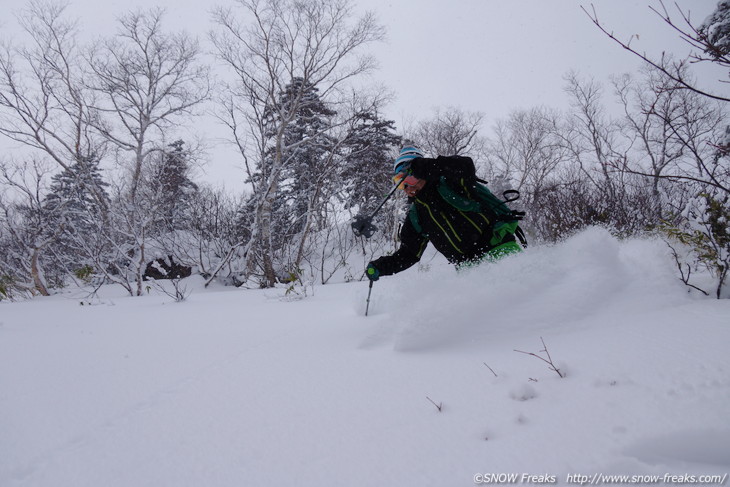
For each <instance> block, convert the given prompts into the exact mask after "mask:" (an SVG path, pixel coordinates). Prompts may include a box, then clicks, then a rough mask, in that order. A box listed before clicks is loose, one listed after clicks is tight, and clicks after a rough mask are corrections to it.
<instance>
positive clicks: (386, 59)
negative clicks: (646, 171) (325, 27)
mask: <svg viewBox="0 0 730 487" xmlns="http://www.w3.org/2000/svg"><path fill="white" fill-rule="evenodd" d="M676 3H677V4H678V5H679V6H680V7H681V8H682V9H683V10H684V11H690V12H691V18H692V19H693V20H694V21H695V23H697V22H701V21H702V20H704V19H705V18H706V17H707V16H708V15H709V14H710V13H711V12H712V11H713V10H714V9H715V7H716V5H717V0H678V1H677V2H676ZM155 4H156V5H161V6H163V7H166V8H167V12H168V14H167V17H166V20H167V25H168V27H170V28H178V27H184V28H185V29H187V30H188V31H189V32H191V33H192V34H195V35H198V36H200V38H201V41H202V42H204V43H207V39H206V37H205V35H206V33H207V31H208V30H209V29H210V28H212V23H211V22H210V20H209V19H210V16H209V14H208V11H209V9H210V7H211V6H212V5H215V4H221V5H230V4H232V2H230V1H229V2H226V1H221V2H201V1H199V0H197V1H196V0H159V1H157V2H154V0H152V1H141V0H128V1H119V0H114V1H106V2H100V1H98V0H71V7H70V13H71V14H72V15H75V16H78V17H80V18H81V22H82V25H83V26H84V27H85V28H86V30H87V32H89V33H90V34H92V35H93V34H103V33H108V32H109V31H110V30H112V29H115V28H116V26H115V25H114V16H115V15H117V14H119V13H121V12H124V11H126V10H128V9H131V8H135V7H138V6H139V7H146V6H151V5H155ZM356 4H357V5H358V9H361V10H373V11H375V12H376V14H377V15H378V18H379V20H380V22H381V23H382V24H383V25H385V27H386V28H387V31H388V40H387V41H386V42H385V43H383V44H381V45H376V46H373V47H372V52H373V53H374V54H375V55H376V57H377V58H378V60H379V62H380V69H379V71H378V72H376V73H375V74H374V75H373V81H375V82H379V83H382V84H384V85H385V86H387V87H388V88H390V89H391V90H392V91H393V92H394V94H395V96H396V99H395V101H394V102H393V103H392V104H391V105H390V106H389V107H387V109H386V110H385V115H386V116H387V117H388V118H390V119H393V120H395V121H396V126H397V128H398V129H399V130H402V129H403V128H404V127H405V125H406V124H407V123H412V122H413V121H416V120H420V119H423V118H427V117H429V116H430V115H431V114H432V113H433V109H435V108H436V107H447V106H455V107H459V108H461V109H464V110H467V111H479V112H482V113H484V114H485V115H486V117H485V120H486V126H485V127H484V134H485V135H488V134H489V132H490V130H489V129H490V127H491V125H492V124H493V123H494V122H495V121H496V120H497V119H500V118H504V117H506V116H507V115H508V114H509V113H510V112H511V111H513V110H516V109H519V108H530V107H533V106H537V105H547V106H551V107H555V108H565V107H567V98H566V96H565V94H564V93H563V91H562V90H563V86H564V81H563V79H562V77H563V75H564V74H565V73H567V72H568V71H570V70H571V69H572V70H576V71H578V72H580V73H581V74H582V75H585V76H592V77H594V78H596V79H597V80H599V81H608V78H609V76H610V75H611V74H619V73H624V72H631V71H635V70H636V69H637V68H638V67H639V66H640V61H639V60H638V58H636V57H635V56H633V55H632V54H630V53H628V52H627V51H624V50H623V49H621V48H620V47H619V46H618V45H617V44H615V43H614V42H613V41H611V40H610V39H608V38H607V37H606V36H605V35H604V34H603V33H602V32H600V31H599V30H598V29H597V28H596V27H595V26H594V25H593V24H592V22H591V21H590V19H589V18H588V16H587V15H586V14H585V13H584V12H583V11H582V10H581V8H580V6H581V5H584V6H585V7H586V8H587V9H589V10H590V9H591V5H594V6H595V8H596V11H597V12H598V15H599V18H600V19H601V20H602V21H603V22H604V23H605V24H606V25H608V26H609V27H610V28H611V29H612V30H613V31H614V32H615V33H616V34H617V35H618V36H619V37H620V38H622V39H628V38H629V37H630V36H632V35H637V36H638V38H635V39H634V40H633V41H632V46H634V47H636V48H638V49H639V50H643V51H646V52H647V53H649V54H652V55H654V56H655V57H657V56H659V55H660V54H661V52H662V51H663V50H666V51H667V52H672V53H674V54H675V55H676V56H677V57H684V56H685V55H686V54H687V52H688V50H689V47H688V45H687V44H686V43H684V42H682V41H681V40H679V37H678V34H677V33H676V32H674V31H673V30H672V29H671V28H670V27H669V26H668V25H666V24H665V23H664V22H663V21H662V20H661V19H660V18H659V17H658V16H657V15H656V14H655V13H654V12H652V11H651V10H650V9H649V6H650V5H653V6H655V7H657V8H660V4H659V1H658V0H593V2H591V1H590V0H451V1H444V0H357V1H356ZM22 5H23V3H21V2H19V1H18V0H0V6H2V7H3V8H2V10H3V11H7V10H8V9H7V8H4V7H6V6H10V9H9V10H10V11H16V10H17V9H18V8H20V7H21V6H22ZM665 5H666V6H667V8H669V9H670V13H671V14H672V15H673V16H676V17H677V20H681V19H679V16H678V14H677V12H676V7H675V6H674V1H672V0H666V1H665ZM12 28H13V20H12V19H10V18H8V17H4V19H2V20H0V29H2V31H3V32H2V36H3V37H5V36H6V35H7V34H8V33H11V32H12V31H13V30H12ZM726 75H727V73H722V72H717V71H710V70H703V71H700V72H698V76H699V78H700V79H701V80H703V81H706V82H707V83H710V82H712V81H714V80H715V79H717V78H718V77H722V76H726ZM200 129H201V127H196V130H197V131H198V132H200ZM206 132H207V134H208V136H209V137H210V138H211V140H212V139H214V138H215V137H216V135H218V136H220V135H225V134H223V133H221V132H219V131H217V129H216V128H215V127H213V126H208V127H207V129H206ZM2 143H3V142H2V141H0V144H2ZM211 155H212V158H214V159H215V160H212V161H211V162H210V164H209V165H208V167H207V168H206V172H207V174H206V176H205V177H204V179H206V180H209V181H211V182H213V183H215V184H223V183H224V182H225V185H226V187H229V188H230V187H237V186H238V183H237V182H236V181H241V180H242V179H243V173H242V172H241V171H242V170H241V169H240V162H239V161H238V160H236V157H235V154H231V153H230V152H226V151H224V150H223V149H222V148H220V147H219V148H217V149H213V150H211Z"/></svg>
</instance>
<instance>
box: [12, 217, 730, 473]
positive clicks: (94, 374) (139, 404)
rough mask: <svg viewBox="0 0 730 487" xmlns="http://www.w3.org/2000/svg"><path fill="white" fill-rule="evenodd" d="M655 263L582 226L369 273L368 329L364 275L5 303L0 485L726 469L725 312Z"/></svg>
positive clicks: (729, 438) (640, 245)
mask: <svg viewBox="0 0 730 487" xmlns="http://www.w3.org/2000/svg"><path fill="white" fill-rule="evenodd" d="M673 265H674V263H673V261H672V259H671V257H669V256H668V255H667V248H666V246H665V245H664V244H663V243H661V242H658V241H652V240H629V241H618V240H616V239H614V238H612V237H611V236H610V235H609V234H608V233H607V232H605V231H603V230H600V229H590V230H588V231H585V232H583V233H581V234H578V235H577V236H575V237H573V238H571V239H568V240H567V241H565V242H563V243H561V244H558V245H554V246H545V247H534V248H530V249H529V250H528V251H526V252H525V253H523V254H520V255H517V256H512V257H508V258H506V259H504V260H503V261H501V262H499V263H497V264H491V265H490V264H487V265H483V266H481V267H478V268H475V269H470V270H468V271H465V272H456V271H455V270H453V269H452V268H451V267H450V266H447V265H441V264H438V263H437V264H434V265H432V266H431V268H430V270H429V271H428V272H422V271H421V272H419V271H417V270H415V269H411V270H409V271H406V272H404V273H401V274H399V275H398V276H394V277H389V278H383V279H381V280H380V281H378V282H377V283H376V284H375V285H374V287H373V293H372V300H371V303H370V313H369V316H367V317H366V316H364V308H365V298H366V296H367V288H368V286H367V283H365V282H354V283H342V284H332V285H327V286H317V287H314V288H313V289H312V288H309V289H308V294H309V296H308V297H306V298H305V299H300V300H293V299H289V298H287V297H285V296H284V290H283V289H274V290H246V291H244V290H240V289H234V288H223V287H220V288H216V289H210V288H209V289H203V288H202V285H201V280H200V279H196V278H190V279H189V280H188V281H187V283H186V285H187V286H189V288H190V289H192V293H191V294H190V296H189V297H188V299H187V300H186V301H185V302H182V303H175V302H173V301H172V299H171V298H169V297H168V296H166V295H164V294H161V293H156V292H154V291H153V292H151V293H150V294H149V295H147V296H144V297H140V298H130V297H125V296H123V294H122V292H121V289H120V288H115V287H110V288H105V289H103V290H102V292H101V293H100V297H98V298H94V299H90V298H87V297H85V296H84V295H83V294H82V293H81V292H80V291H78V290H76V291H68V292H66V293H64V294H60V295H56V296H53V297H51V298H38V299H34V300H32V301H27V302H16V303H8V302H2V303H0V486H3V487H15V486H43V487H46V486H47V487H86V486H89V487H101V486H103V487H115V486H119V487H122V486H123V487H142V486H154V487H161V486H175V487H182V486H191V487H193V486H195V487H200V486H211V487H213V486H215V487H218V486H220V487H224V486H231V487H234V486H235V487H241V486H276V485H297V486H460V485H463V486H468V485H475V478H476V482H477V483H478V482H481V481H482V480H483V479H484V478H485V477H480V476H479V475H487V474H511V473H517V474H520V475H521V474H523V473H527V474H534V475H547V476H548V477H547V478H545V480H552V479H551V476H552V477H554V480H555V482H556V483H558V484H565V483H566V482H567V481H568V480H569V478H568V475H569V474H581V475H591V476H592V475H594V474H602V475H612V474H615V475H652V474H656V475H661V476H663V475H664V474H666V473H670V474H675V475H720V476H721V477H722V476H726V475H727V473H728V471H730V421H729V420H730V358H728V344H730V300H727V299H725V300H715V299H710V298H706V297H703V296H697V295H695V294H690V293H688V290H687V288H686V287H685V286H684V285H683V284H682V283H681V282H680V281H679V280H678V279H677V278H676V276H675V275H674V273H673ZM312 293H313V294H312ZM541 338H542V339H544V341H545V344H546V345H547V349H548V351H549V352H550V355H551V357H552V359H553V360H554V361H555V364H556V365H557V367H558V368H559V369H560V370H561V372H564V373H565V374H566V377H565V378H562V379H561V378H560V377H559V376H558V375H557V374H556V373H555V372H554V371H552V370H550V369H549V368H548V366H547V364H545V363H544V362H542V361H540V360H539V359H538V358H536V357H532V356H529V355H526V354H524V353H519V352H516V351H515V349H517V350H521V351H524V352H532V353H535V354H538V355H541V356H543V357H544V356H545V354H544V353H540V351H541V350H542V348H543V346H542V342H541ZM490 369H491V370H490ZM492 370H493V371H494V373H493V372H492ZM495 374H496V375H495ZM437 405H439V406H441V410H440V411H439V409H437V407H436V406H437ZM475 476H476V477H475ZM637 478H638V477H637ZM635 479H636V478H635ZM635 479H634V480H635ZM570 480H576V477H570ZM725 480H727V477H725ZM517 483H527V481H526V480H525V481H523V480H522V479H519V480H518V481H517ZM714 485H718V483H715V484H714Z"/></svg>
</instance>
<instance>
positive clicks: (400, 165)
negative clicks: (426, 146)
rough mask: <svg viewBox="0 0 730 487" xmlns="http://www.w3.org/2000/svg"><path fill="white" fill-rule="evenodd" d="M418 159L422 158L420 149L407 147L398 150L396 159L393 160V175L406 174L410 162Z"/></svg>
mask: <svg viewBox="0 0 730 487" xmlns="http://www.w3.org/2000/svg"><path fill="white" fill-rule="evenodd" d="M418 157H423V152H422V151H421V149H419V148H417V147H414V146H412V145H407V146H405V147H403V148H402V149H401V150H400V154H399V155H398V158H397V159H396V160H395V164H394V165H393V174H399V173H402V172H406V171H407V170H408V167H409V166H410V165H411V161H412V160H413V159H416V158H418Z"/></svg>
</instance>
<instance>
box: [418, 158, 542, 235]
mask: <svg viewBox="0 0 730 487" xmlns="http://www.w3.org/2000/svg"><path fill="white" fill-rule="evenodd" d="M439 158H440V159H441V157H439ZM444 159H446V158H444ZM486 184H487V182H486V181H484V180H483V179H480V178H477V177H476V174H475V175H474V176H473V178H466V179H463V180H462V186H463V188H460V190H455V189H453V188H452V187H451V186H450V185H449V184H447V182H446V178H445V177H444V176H441V178H440V181H439V185H438V188H437V190H438V192H439V194H440V195H441V197H442V198H443V199H444V200H445V201H446V202H448V203H449V204H450V205H452V206H453V207H454V208H457V209H458V210H461V211H467V212H479V213H485V214H486V215H487V218H489V220H490V221H491V222H493V223H492V234H493V237H492V239H491V241H490V244H491V245H494V246H496V245H499V244H500V243H501V242H502V241H503V240H504V238H505V237H506V236H508V235H510V234H512V235H514V236H515V237H516V238H517V240H519V242H520V244H521V245H522V246H523V247H525V248H526V247H527V239H526V238H525V232H524V231H523V230H522V228H520V226H519V222H520V221H521V220H522V219H523V218H524V217H525V212H524V211H517V210H512V209H510V207H509V206H508V205H507V203H511V202H513V201H516V200H517V199H519V197H520V193H519V191H516V190H514V189H508V190H506V191H504V192H503V193H502V196H503V197H504V200H501V199H499V198H498V197H497V196H495V195H494V194H493V193H492V192H491V191H490V190H489V188H488V187H487V186H486ZM408 217H409V218H410V220H411V224H413V227H414V228H415V229H416V231H417V232H418V233H421V231H422V227H421V225H420V223H419V222H418V212H417V211H416V205H415V204H412V205H411V207H410V209H409V211H408Z"/></svg>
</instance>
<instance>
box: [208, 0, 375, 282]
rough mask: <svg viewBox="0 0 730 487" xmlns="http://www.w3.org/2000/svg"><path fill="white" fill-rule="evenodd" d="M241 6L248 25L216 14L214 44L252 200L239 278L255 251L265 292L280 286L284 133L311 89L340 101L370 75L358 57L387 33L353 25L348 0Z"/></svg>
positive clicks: (245, 2)
mask: <svg viewBox="0 0 730 487" xmlns="http://www.w3.org/2000/svg"><path fill="white" fill-rule="evenodd" d="M236 3H237V6H238V10H240V11H241V12H242V13H243V14H244V15H248V16H249V18H251V19H252V21H251V23H250V24H248V25H243V24H241V22H240V21H239V18H238V15H237V13H236V12H234V11H233V10H232V9H226V8H222V7H219V8H217V9H216V10H215V11H214V19H215V22H216V23H217V24H218V28H219V29H218V31H216V32H214V33H212V34H211V39H212V40H213V43H214V44H215V46H216V48H217V51H218V54H219V56H220V58H221V59H222V60H223V61H224V62H225V63H226V64H227V65H228V66H229V67H230V68H231V70H232V72H233V73H234V74H235V81H233V82H231V83H230V84H229V85H228V89H227V93H228V94H227V95H226V96H225V98H224V103H223V112H224V113H223V117H222V118H224V121H225V123H226V124H227V125H228V126H229V127H230V128H231V130H232V134H233V137H234V141H235V143H236V145H237V146H238V147H239V149H240V150H241V153H242V157H243V159H244V162H245V163H246V167H247V170H248V175H249V178H250V180H251V184H252V189H253V194H254V199H255V203H254V221H253V228H252V233H251V238H250V240H249V242H248V244H247V245H246V249H245V255H246V259H245V261H244V263H243V264H242V269H241V271H240V272H241V273H243V274H246V273H247V272H248V266H249V263H250V262H249V259H250V258H251V256H252V252H251V250H252V248H254V246H258V247H259V249H260V251H261V258H262V266H263V271H264V282H265V285H268V286H272V285H273V284H274V283H275V282H276V272H275V269H274V263H273V245H272V238H273V235H272V210H273V207H274V201H275V199H276V197H277V193H278V189H279V185H280V178H281V174H282V171H283V170H284V168H285V166H286V165H287V164H288V163H289V160H288V157H289V156H290V155H291V154H292V153H293V150H292V149H294V147H291V146H287V144H286V141H285V134H286V132H287V128H288V127H289V125H290V124H291V123H292V122H293V121H294V120H295V118H296V116H297V114H298V113H299V112H300V111H301V110H302V108H303V107H304V106H306V103H307V102H308V100H307V97H306V96H305V95H306V93H307V91H308V90H309V89H310V88H311V87H316V88H317V89H318V90H319V94H320V98H321V99H322V100H325V101H326V100H330V99H335V98H337V96H338V95H339V94H340V93H341V90H343V89H344V87H345V85H346V83H347V82H348V81H349V80H352V79H353V78H355V77H356V76H358V75H361V74H363V73H366V72H368V71H370V70H371V69H373V67H374V66H375V64H374V60H373V58H372V57H370V56H364V55H361V56H358V50H359V48H361V47H362V46H364V45H366V44H368V43H370V42H373V41H377V40H380V39H381V38H382V37H383V30H382V28H381V27H380V26H379V25H378V24H377V23H376V21H375V18H374V16H373V15H372V14H369V13H368V14H365V15H364V16H362V17H360V18H359V19H356V20H355V21H354V22H352V23H351V22H350V19H351V17H352V15H353V12H352V5H351V4H350V3H349V2H348V1H346V0H313V1H308V2H297V1H289V0H238V1H237V2H236ZM295 79H296V80H300V82H299V83H298V84H297V86H298V87H299V88H298V91H296V92H293V93H290V96H289V99H288V102H287V103H279V96H280V94H281V93H284V92H286V90H287V87H288V86H290V84H291V83H292V82H293V81H294V80H295ZM304 143H306V141H299V142H297V144H304ZM222 264H223V265H224V264H225V262H222ZM212 277H215V275H214V276H212Z"/></svg>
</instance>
